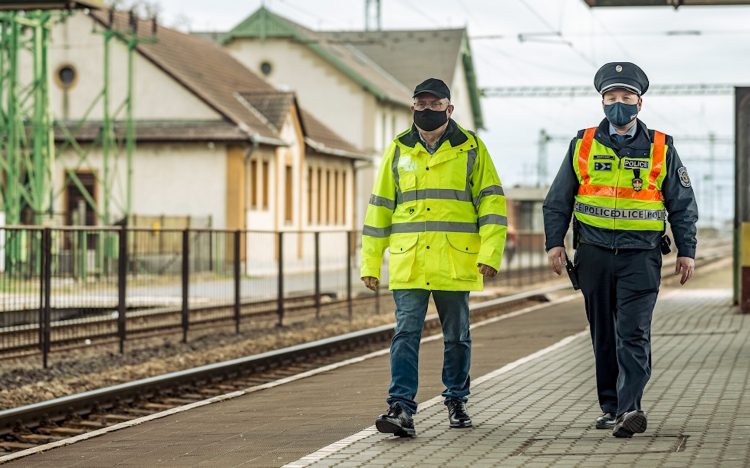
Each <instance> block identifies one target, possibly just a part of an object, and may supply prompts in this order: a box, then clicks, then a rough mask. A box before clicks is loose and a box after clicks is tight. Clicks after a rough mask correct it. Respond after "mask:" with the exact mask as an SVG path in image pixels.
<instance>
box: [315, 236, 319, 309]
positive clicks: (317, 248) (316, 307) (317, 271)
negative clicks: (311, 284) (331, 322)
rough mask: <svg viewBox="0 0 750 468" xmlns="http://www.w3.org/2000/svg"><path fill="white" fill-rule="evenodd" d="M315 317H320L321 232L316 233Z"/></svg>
mask: <svg viewBox="0 0 750 468" xmlns="http://www.w3.org/2000/svg"><path fill="white" fill-rule="evenodd" d="M315 318H316V319H317V318H320V232H316V233H315Z"/></svg>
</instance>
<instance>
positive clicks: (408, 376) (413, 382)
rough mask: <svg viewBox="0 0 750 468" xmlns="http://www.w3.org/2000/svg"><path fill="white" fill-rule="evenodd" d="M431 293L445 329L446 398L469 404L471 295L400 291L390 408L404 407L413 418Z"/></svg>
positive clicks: (464, 292) (465, 293)
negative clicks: (393, 405) (392, 406)
mask: <svg viewBox="0 0 750 468" xmlns="http://www.w3.org/2000/svg"><path fill="white" fill-rule="evenodd" d="M430 293H432V297H433V299H434V301H435V306H436V307H437V310H438V315H439V316H440V324H441V325H442V327H443V344H444V345H445V351H444V353H443V384H445V391H444V392H443V393H442V395H443V396H444V397H445V400H446V402H447V401H448V400H460V401H463V402H465V401H467V400H468V398H467V396H468V395H469V382H470V378H469V367H470V365H471V334H470V333H469V292H468V291H429V290H426V289H397V290H394V291H393V299H394V300H395V301H396V332H395V334H394V335H393V339H392V340H391V385H390V387H389V388H388V395H389V398H388V400H387V401H388V404H389V405H391V404H393V403H396V402H398V403H400V404H401V406H402V407H403V408H404V409H405V410H406V411H407V412H408V413H410V414H414V413H416V412H417V403H416V402H415V401H414V398H415V397H416V396H417V386H418V385H419V342H420V340H421V339H422V327H423V326H424V319H425V315H426V314H427V304H428V302H429V299H430Z"/></svg>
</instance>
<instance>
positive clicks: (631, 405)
mask: <svg viewBox="0 0 750 468" xmlns="http://www.w3.org/2000/svg"><path fill="white" fill-rule="evenodd" d="M576 263H577V264H578V279H579V282H580V285H581V291H582V292H583V297H584V300H585V303H586V316H587V317H588V320H589V325H590V326H591V340H592V342H593V345H594V357H595V358H596V387H597V391H598V394H599V405H600V406H601V408H602V411H603V412H604V413H613V414H615V415H616V416H619V415H621V414H623V413H625V412H627V411H632V410H636V409H641V397H642V396H643V389H644V387H645V386H646V383H647V382H648V379H649V377H651V317H652V315H653V311H654V305H655V304H656V296H657V295H658V293H659V283H660V281H661V251H660V250H659V247H656V248H655V249H650V250H630V249H620V250H618V251H615V250H612V249H606V248H603V247H598V246H595V245H592V244H581V245H580V246H579V248H578V250H577V251H576Z"/></svg>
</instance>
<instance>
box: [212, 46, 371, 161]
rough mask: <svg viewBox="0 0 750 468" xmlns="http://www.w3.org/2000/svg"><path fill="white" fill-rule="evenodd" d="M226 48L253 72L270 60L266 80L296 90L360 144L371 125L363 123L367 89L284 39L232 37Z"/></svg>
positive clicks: (327, 120) (322, 117)
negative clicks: (263, 39)
mask: <svg viewBox="0 0 750 468" xmlns="http://www.w3.org/2000/svg"><path fill="white" fill-rule="evenodd" d="M225 47H226V49H227V50H228V51H229V52H230V53H231V54H232V55H234V57H235V58H237V59H238V60H239V61H240V62H242V63H243V64H244V65H245V66H246V67H248V68H249V69H250V70H252V71H253V72H255V73H258V74H259V75H261V76H263V75H262V73H261V71H260V64H261V63H263V62H266V61H267V62H269V63H270V64H271V66H272V71H271V73H270V74H269V75H268V76H267V77H266V79H267V80H268V81H270V82H271V83H273V84H274V85H275V86H277V87H279V88H281V89H288V90H291V91H294V92H296V93H297V96H298V97H299V100H300V102H301V103H302V105H303V107H305V108H306V109H309V110H310V111H312V112H315V116H316V117H317V118H319V119H320V120H321V121H322V122H323V123H325V124H326V125H328V126H329V127H330V128H331V129H333V130H334V131H335V132H336V133H338V134H339V135H341V136H342V137H344V138H346V139H347V140H348V141H350V142H352V143H353V144H355V145H357V146H358V147H363V144H362V142H363V141H365V140H367V139H368V138H370V139H371V138H372V136H368V132H371V128H370V127H367V126H366V125H365V113H364V106H365V100H366V98H367V96H369V93H367V92H366V91H364V90H363V89H362V88H361V86H359V85H357V84H356V83H354V81H352V80H351V79H350V78H349V77H347V76H346V75H344V74H343V73H342V72H341V71H339V70H338V69H337V68H335V67H334V66H333V65H331V64H330V63H329V62H328V61H326V60H325V59H323V58H322V57H320V56H319V55H317V54H316V53H315V52H313V51H312V50H310V49H309V48H308V47H307V46H306V45H304V44H297V43H292V42H291V41H289V40H287V39H276V38H268V39H266V40H265V41H263V42H261V41H260V40H258V39H253V38H241V39H235V40H233V41H231V42H229V43H228V44H226V46H225Z"/></svg>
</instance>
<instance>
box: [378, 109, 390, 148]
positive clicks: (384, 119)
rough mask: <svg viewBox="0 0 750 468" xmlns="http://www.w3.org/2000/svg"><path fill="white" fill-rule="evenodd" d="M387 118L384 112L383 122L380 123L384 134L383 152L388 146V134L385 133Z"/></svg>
mask: <svg viewBox="0 0 750 468" xmlns="http://www.w3.org/2000/svg"><path fill="white" fill-rule="evenodd" d="M386 118H387V116H386V115H385V112H383V120H382V122H381V123H380V131H381V132H382V137H383V138H382V140H383V141H382V142H381V144H382V147H381V151H385V148H386V147H387V146H388V132H386V131H385V122H386Z"/></svg>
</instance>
